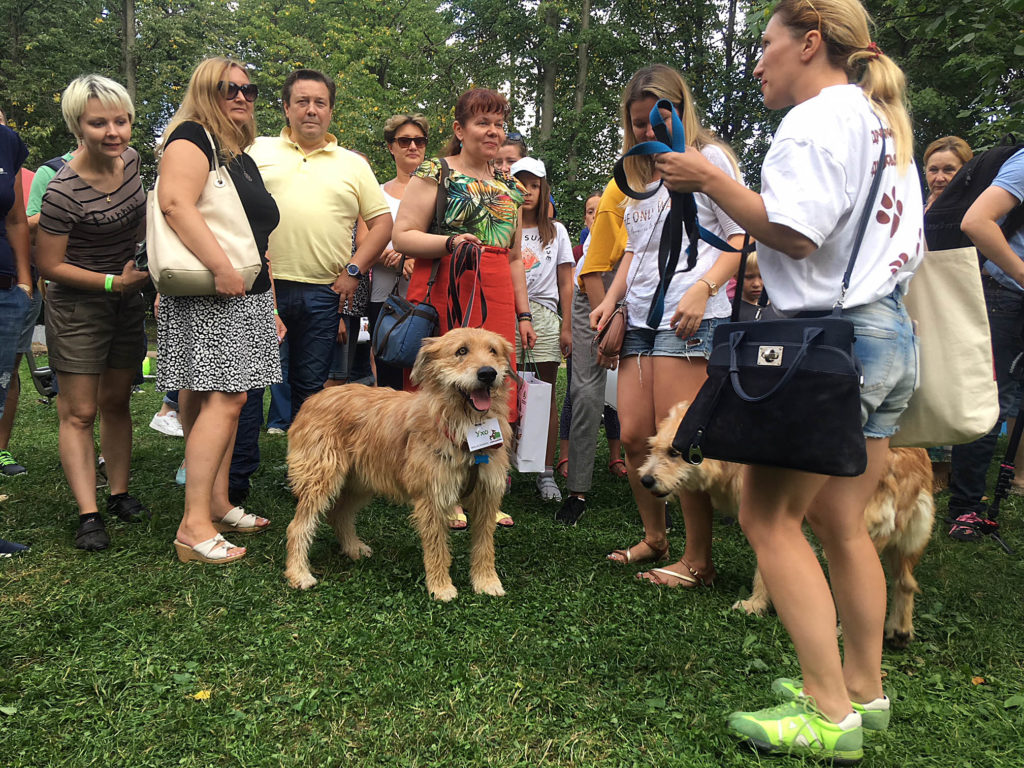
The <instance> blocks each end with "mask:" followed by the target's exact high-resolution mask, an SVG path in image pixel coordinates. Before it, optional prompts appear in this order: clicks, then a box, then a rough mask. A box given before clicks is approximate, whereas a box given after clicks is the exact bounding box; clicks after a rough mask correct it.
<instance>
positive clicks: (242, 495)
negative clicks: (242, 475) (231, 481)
mask: <svg viewBox="0 0 1024 768" xmlns="http://www.w3.org/2000/svg"><path fill="white" fill-rule="evenodd" d="M248 498H249V489H248V488H242V487H241V486H239V487H237V488H230V487H229V488H228V501H230V502H231V503H232V504H234V505H235V506H236V507H241V506H243V505H244V504H245V500H246V499H248Z"/></svg>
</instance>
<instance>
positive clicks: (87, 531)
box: [75, 515, 110, 552]
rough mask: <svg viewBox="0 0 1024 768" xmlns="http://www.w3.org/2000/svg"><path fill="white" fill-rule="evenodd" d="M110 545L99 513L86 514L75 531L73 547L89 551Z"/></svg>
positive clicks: (97, 550) (96, 550)
mask: <svg viewBox="0 0 1024 768" xmlns="http://www.w3.org/2000/svg"><path fill="white" fill-rule="evenodd" d="M109 546H110V537H109V536H107V527H106V526H105V525H104V524H103V518H102V517H100V516H99V515H88V516H87V517H86V519H85V520H83V521H82V522H81V523H80V524H79V526H78V530H77V531H75V547H76V548H78V549H84V550H86V551H89V552H99V551H100V550H101V549H106V548H107V547H109Z"/></svg>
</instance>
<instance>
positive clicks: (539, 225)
mask: <svg viewBox="0 0 1024 768" xmlns="http://www.w3.org/2000/svg"><path fill="white" fill-rule="evenodd" d="M511 171H512V175H513V176H515V177H516V178H517V179H518V180H519V181H520V182H522V184H523V186H524V187H526V197H525V199H524V200H523V207H522V208H521V209H520V213H521V215H522V231H523V234H522V240H521V241H520V242H521V245H520V250H521V253H522V259H523V269H524V270H526V293H527V295H528V296H529V297H530V314H531V315H532V316H533V318H532V319H533V328H534V330H535V331H536V332H537V341H536V343H535V344H534V346H533V349H531V350H526V351H524V350H523V347H522V342H521V341H520V339H519V334H518V331H517V333H516V361H517V367H518V368H519V369H520V370H524V369H528V368H530V367H531V366H533V365H536V368H537V375H538V376H540V378H541V380H542V381H546V382H548V383H549V384H551V414H550V416H549V418H548V442H547V450H546V454H545V457H544V471H543V472H542V473H541V474H540V475H538V476H537V491H538V492H539V493H540V496H541V498H542V499H544V501H561V500H562V492H561V491H559V490H558V484H557V483H556V482H555V474H554V470H553V469H552V467H553V465H554V461H555V448H556V444H557V439H558V412H557V403H556V400H555V380H556V379H557V378H558V366H559V365H561V364H562V356H563V355H566V356H567V355H569V354H570V352H571V351H572V330H571V325H570V322H571V318H572V312H570V311H569V309H570V307H571V306H572V273H573V266H574V264H573V258H572V242H571V241H570V240H569V233H568V232H567V231H566V230H565V227H564V226H563V225H562V223H561V222H558V221H553V220H552V219H551V218H550V214H549V211H548V199H549V198H550V196H551V188H550V186H549V185H548V180H547V170H546V169H545V168H544V163H542V162H541V161H540V160H538V159H537V158H535V157H524V158H522V159H520V160H518V161H516V162H515V163H513V164H512V166H511ZM559 304H561V307H562V315H561V317H559V314H558V308H559Z"/></svg>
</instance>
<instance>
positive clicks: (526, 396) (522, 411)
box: [514, 371, 551, 472]
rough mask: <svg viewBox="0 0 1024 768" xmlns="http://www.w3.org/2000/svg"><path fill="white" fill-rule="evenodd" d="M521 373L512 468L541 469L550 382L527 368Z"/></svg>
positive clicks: (543, 456) (527, 470) (530, 470)
mask: <svg viewBox="0 0 1024 768" xmlns="http://www.w3.org/2000/svg"><path fill="white" fill-rule="evenodd" d="M521 375H522V379H523V383H522V384H520V385H519V423H518V424H517V425H516V451H515V457H514V459H515V461H514V463H515V468H516V469H517V470H518V471H519V472H543V471H544V458H545V454H546V452H547V446H548V419H549V417H550V416H551V385H550V384H548V383H547V382H546V381H541V380H540V378H539V377H538V376H537V374H535V373H532V372H530V371H524V372H523V373H522V374H521Z"/></svg>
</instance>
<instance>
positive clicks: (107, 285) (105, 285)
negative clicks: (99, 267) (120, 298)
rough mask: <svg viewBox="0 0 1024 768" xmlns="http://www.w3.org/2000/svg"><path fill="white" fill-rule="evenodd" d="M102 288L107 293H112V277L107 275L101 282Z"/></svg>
mask: <svg viewBox="0 0 1024 768" xmlns="http://www.w3.org/2000/svg"><path fill="white" fill-rule="evenodd" d="M103 288H104V290H105V291H106V292H107V293H113V292H114V276H113V275H107V279H106V280H104V281H103Z"/></svg>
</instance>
